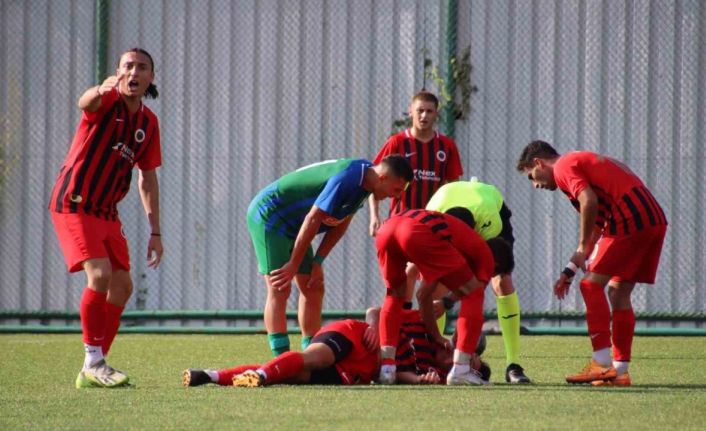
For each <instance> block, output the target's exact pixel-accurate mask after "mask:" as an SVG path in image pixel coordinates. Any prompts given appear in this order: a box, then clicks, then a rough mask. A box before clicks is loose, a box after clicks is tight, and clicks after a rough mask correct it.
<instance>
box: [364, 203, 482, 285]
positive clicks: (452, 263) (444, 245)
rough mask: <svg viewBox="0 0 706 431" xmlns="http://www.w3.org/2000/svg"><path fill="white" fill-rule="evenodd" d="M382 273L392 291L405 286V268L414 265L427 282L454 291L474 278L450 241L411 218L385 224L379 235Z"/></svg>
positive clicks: (389, 221)
mask: <svg viewBox="0 0 706 431" xmlns="http://www.w3.org/2000/svg"><path fill="white" fill-rule="evenodd" d="M375 245H376V247H377V250H378V263H379V264H380V272H381V273H382V278H383V279H384V280H385V283H386V285H387V288H388V289H394V288H395V287H397V286H399V285H400V284H402V283H405V282H406V280H407V276H406V274H405V267H406V265H407V262H412V263H414V264H415V265H417V267H418V268H419V272H420V274H421V276H422V278H423V279H424V280H425V281H427V282H433V281H439V282H440V283H443V284H444V285H445V286H446V287H447V288H448V289H449V290H454V289H457V288H458V287H460V286H461V285H463V284H464V283H466V282H467V281H469V280H470V279H472V278H473V272H472V271H471V269H470V268H469V267H468V264H467V262H466V259H465V258H464V257H463V255H462V254H461V253H460V252H459V251H458V250H456V248H455V247H454V246H453V245H452V244H451V242H450V241H446V240H443V239H441V238H439V236H437V235H435V234H434V233H433V232H432V231H431V229H429V227H428V226H426V225H424V224H422V223H420V222H418V221H416V220H414V219H412V218H408V217H395V218H392V219H390V220H388V221H387V222H385V223H384V224H383V225H382V227H381V228H380V230H379V231H378V233H377V235H376V236H375Z"/></svg>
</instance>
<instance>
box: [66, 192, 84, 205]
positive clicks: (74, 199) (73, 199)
mask: <svg viewBox="0 0 706 431" xmlns="http://www.w3.org/2000/svg"><path fill="white" fill-rule="evenodd" d="M69 200H70V201H71V202H73V203H76V204H80V203H81V202H83V196H81V195H75V194H73V193H72V194H71V195H69Z"/></svg>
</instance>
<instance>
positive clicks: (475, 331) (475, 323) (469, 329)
mask: <svg viewBox="0 0 706 431" xmlns="http://www.w3.org/2000/svg"><path fill="white" fill-rule="evenodd" d="M483 298H485V289H484V288H483V289H476V290H474V291H472V292H471V293H469V294H468V295H466V296H465V297H463V298H462V299H461V309H460V310H459V312H458V319H457V320H456V332H457V334H458V340H457V342H456V343H457V344H456V348H457V349H458V350H460V351H462V352H464V353H468V354H471V353H473V352H475V351H476V346H477V345H478V339H479V338H480V333H481V331H482V330H483Z"/></svg>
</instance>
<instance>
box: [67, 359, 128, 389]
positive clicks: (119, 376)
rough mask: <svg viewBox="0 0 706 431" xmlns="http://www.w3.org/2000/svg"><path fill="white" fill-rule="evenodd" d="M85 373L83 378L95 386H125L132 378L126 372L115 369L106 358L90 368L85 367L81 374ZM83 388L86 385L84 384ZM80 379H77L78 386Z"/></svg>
mask: <svg viewBox="0 0 706 431" xmlns="http://www.w3.org/2000/svg"><path fill="white" fill-rule="evenodd" d="M81 374H83V378H85V379H86V380H88V381H89V382H91V383H93V384H94V385H95V386H100V387H102V388H117V387H120V386H125V385H126V384H127V382H128V381H129V380H130V378H129V377H128V376H127V375H125V374H124V373H122V372H120V371H118V370H116V369H114V368H113V367H111V366H110V365H108V364H106V362H105V359H101V360H100V361H98V362H97V363H95V364H94V365H93V366H92V367H90V368H84V369H83V370H81V373H80V374H79V377H80V375H81ZM83 384H84V383H83V382H82V386H81V387H82V388H83V387H86V386H83ZM78 385H79V381H78V379H76V387H78Z"/></svg>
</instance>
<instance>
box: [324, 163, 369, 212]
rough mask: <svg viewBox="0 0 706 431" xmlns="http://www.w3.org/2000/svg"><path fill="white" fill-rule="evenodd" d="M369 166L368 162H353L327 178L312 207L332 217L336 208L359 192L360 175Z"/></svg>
mask: <svg viewBox="0 0 706 431" xmlns="http://www.w3.org/2000/svg"><path fill="white" fill-rule="evenodd" d="M369 165H370V162H363V161H360V162H354V163H351V164H350V166H348V167H347V168H346V169H344V170H342V171H341V172H339V173H337V174H336V175H334V176H332V177H331V178H329V179H328V181H327V182H326V186H325V187H324V189H323V190H322V191H321V193H320V194H319V196H318V197H317V198H316V202H314V205H316V206H317V207H318V208H319V209H321V210H322V211H324V212H326V213H327V214H329V215H333V214H334V212H335V211H336V209H337V208H339V207H340V206H341V205H342V204H344V203H345V202H348V201H350V200H351V198H353V197H355V196H356V195H357V194H358V193H359V192H360V187H361V183H362V180H363V178H362V173H363V172H364V169H365V168H367V166H369ZM356 206H357V205H356ZM356 209H357V208H356Z"/></svg>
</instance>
